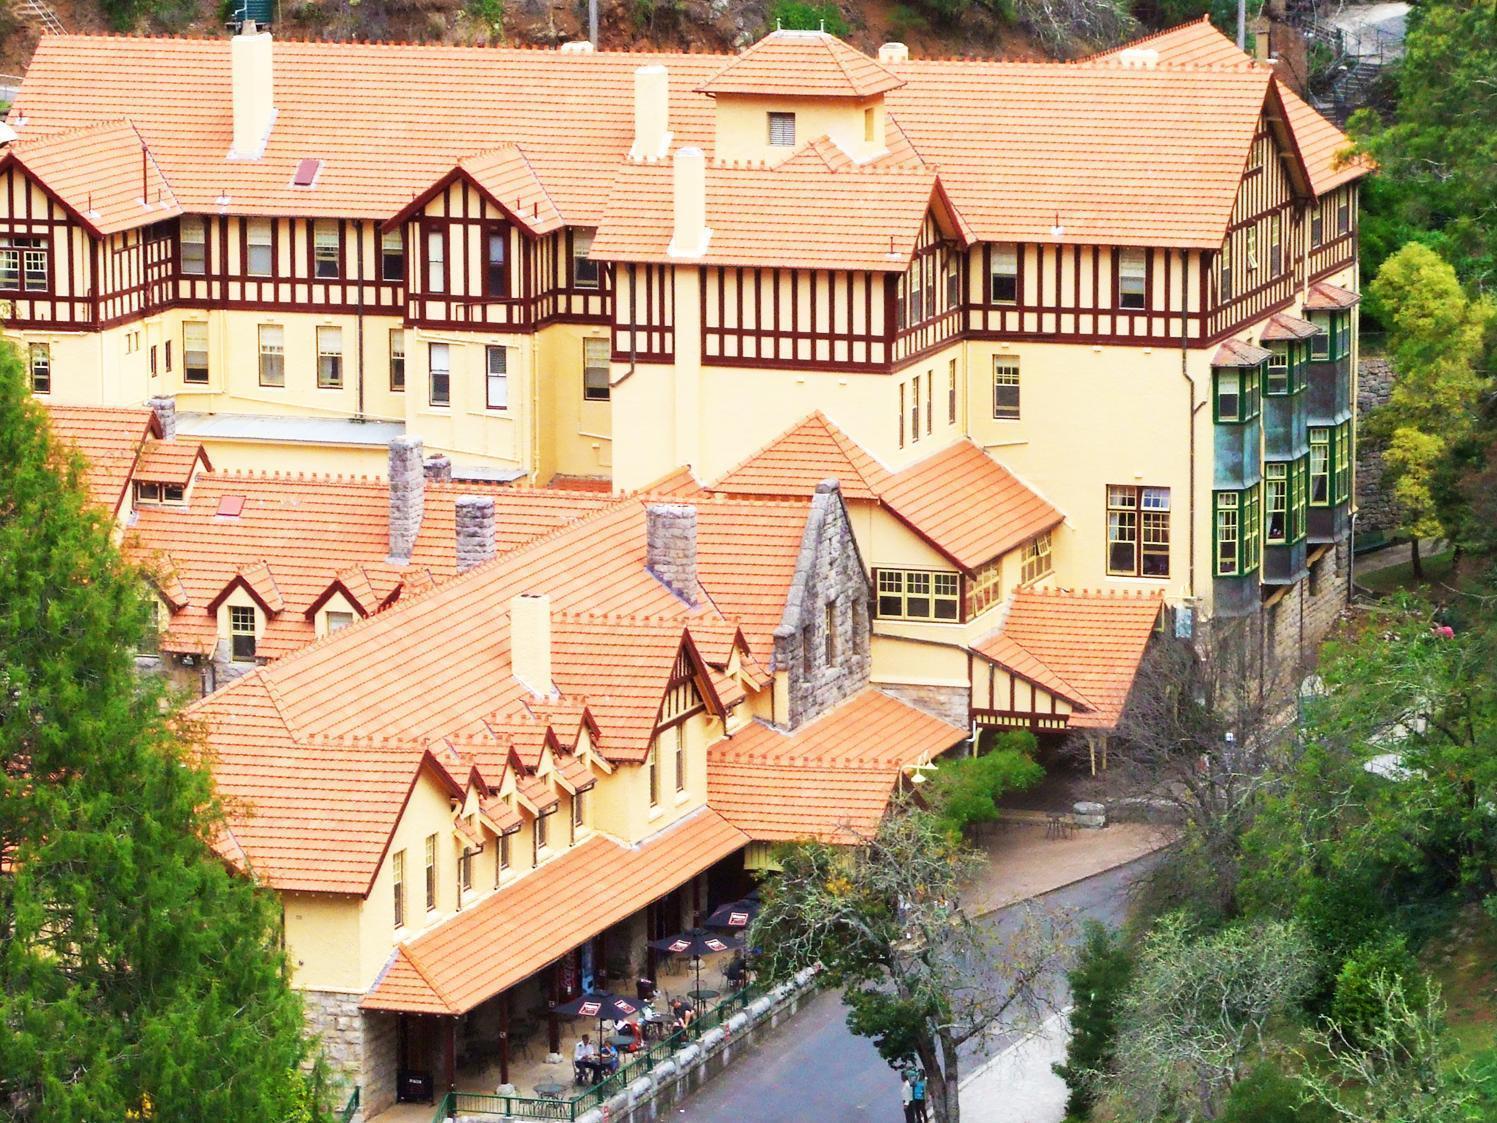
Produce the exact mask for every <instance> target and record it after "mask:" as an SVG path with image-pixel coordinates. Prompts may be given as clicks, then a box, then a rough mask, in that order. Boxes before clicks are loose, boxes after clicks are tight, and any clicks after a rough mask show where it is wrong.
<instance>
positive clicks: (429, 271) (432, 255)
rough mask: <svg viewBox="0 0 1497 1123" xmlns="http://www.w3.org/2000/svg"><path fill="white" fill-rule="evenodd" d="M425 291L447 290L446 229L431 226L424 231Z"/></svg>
mask: <svg viewBox="0 0 1497 1123" xmlns="http://www.w3.org/2000/svg"><path fill="white" fill-rule="evenodd" d="M426 291H427V292H446V291H447V229H446V227H442V226H433V227H431V228H430V229H428V230H427V231H426Z"/></svg>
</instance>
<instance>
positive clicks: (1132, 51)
mask: <svg viewBox="0 0 1497 1123" xmlns="http://www.w3.org/2000/svg"><path fill="white" fill-rule="evenodd" d="M1118 62H1119V63H1120V64H1121V65H1123V66H1126V67H1129V68H1130V69H1133V70H1153V69H1154V67H1155V66H1157V65H1158V64H1159V52H1158V51H1156V50H1155V49H1154V48H1153V47H1128V48H1126V49H1125V50H1121V51H1119V52H1118Z"/></svg>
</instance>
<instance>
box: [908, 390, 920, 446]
mask: <svg viewBox="0 0 1497 1123" xmlns="http://www.w3.org/2000/svg"><path fill="white" fill-rule="evenodd" d="M910 439H911V440H913V441H918V440H919V439H920V376H919V375H918V374H917V375H915V381H914V383H913V384H912V387H911V393H910Z"/></svg>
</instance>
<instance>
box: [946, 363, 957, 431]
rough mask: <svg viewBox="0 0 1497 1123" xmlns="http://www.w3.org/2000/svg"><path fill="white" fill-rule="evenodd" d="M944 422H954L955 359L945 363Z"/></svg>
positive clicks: (951, 423)
mask: <svg viewBox="0 0 1497 1123" xmlns="http://www.w3.org/2000/svg"><path fill="white" fill-rule="evenodd" d="M946 423H947V424H948V425H955V424H956V360H955V359H952V360H951V361H950V362H949V363H947V364H946Z"/></svg>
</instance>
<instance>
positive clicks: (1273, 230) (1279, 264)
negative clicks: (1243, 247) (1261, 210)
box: [1268, 215, 1284, 277]
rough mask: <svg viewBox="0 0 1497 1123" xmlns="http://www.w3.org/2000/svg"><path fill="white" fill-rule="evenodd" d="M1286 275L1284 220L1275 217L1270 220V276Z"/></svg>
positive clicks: (1277, 216)
mask: <svg viewBox="0 0 1497 1123" xmlns="http://www.w3.org/2000/svg"><path fill="white" fill-rule="evenodd" d="M1283 274H1284V220H1283V219H1282V218H1281V217H1280V216H1279V215H1273V216H1271V217H1270V218H1269V220H1268V275H1269V276H1270V277H1281V276H1283Z"/></svg>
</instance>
